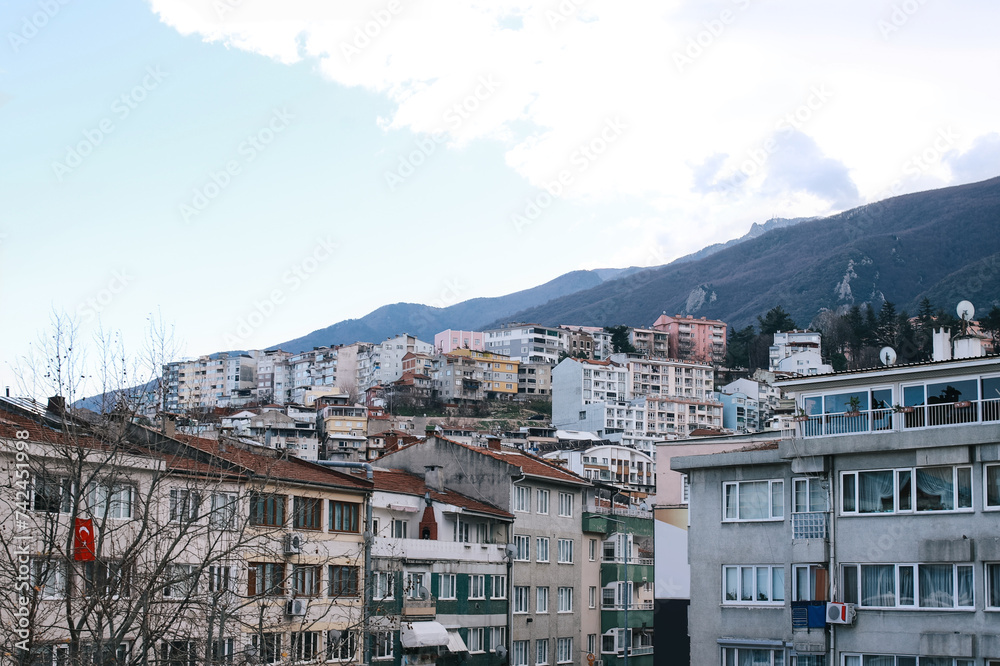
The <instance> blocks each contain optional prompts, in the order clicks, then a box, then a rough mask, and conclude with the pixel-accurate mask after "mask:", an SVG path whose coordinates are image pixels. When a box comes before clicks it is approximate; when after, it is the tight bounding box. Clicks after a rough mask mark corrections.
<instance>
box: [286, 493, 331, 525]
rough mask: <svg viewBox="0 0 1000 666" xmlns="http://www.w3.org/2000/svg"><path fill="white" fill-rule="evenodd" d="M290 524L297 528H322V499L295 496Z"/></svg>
mask: <svg viewBox="0 0 1000 666" xmlns="http://www.w3.org/2000/svg"><path fill="white" fill-rule="evenodd" d="M292 501H293V506H294V513H293V515H292V525H293V527H295V529H297V530H321V529H323V522H322V518H321V516H322V514H323V500H321V499H318V498H315V497H295V498H294V499H293V500H292Z"/></svg>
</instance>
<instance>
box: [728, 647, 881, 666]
mask: <svg viewBox="0 0 1000 666" xmlns="http://www.w3.org/2000/svg"><path fill="white" fill-rule="evenodd" d="M722 663H723V664H724V665H725V666H743V665H744V664H753V666H784V664H785V653H784V652H783V651H782V650H762V649H760V648H738V647H727V648H722ZM845 666H846V665H845ZM872 666H875V665H874V664H872Z"/></svg>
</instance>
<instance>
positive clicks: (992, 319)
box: [979, 305, 1000, 353]
mask: <svg viewBox="0 0 1000 666" xmlns="http://www.w3.org/2000/svg"><path fill="white" fill-rule="evenodd" d="M979 326H980V327H981V328H982V329H983V332H984V333H986V334H988V335H989V336H990V337H991V338H992V339H993V352H994V353H996V352H1000V307H997V306H995V305H994V306H993V307H992V308H991V309H990V312H989V314H987V315H986V316H985V317H982V318H980V320H979Z"/></svg>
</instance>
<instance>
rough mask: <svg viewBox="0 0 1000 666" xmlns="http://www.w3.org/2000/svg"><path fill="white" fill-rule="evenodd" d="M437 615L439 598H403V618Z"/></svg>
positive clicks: (432, 616)
mask: <svg viewBox="0 0 1000 666" xmlns="http://www.w3.org/2000/svg"><path fill="white" fill-rule="evenodd" d="M436 615H437V599H436V598H434V597H428V598H427V599H409V598H407V599H403V619H404V620H415V619H417V618H434V617H435V616H436Z"/></svg>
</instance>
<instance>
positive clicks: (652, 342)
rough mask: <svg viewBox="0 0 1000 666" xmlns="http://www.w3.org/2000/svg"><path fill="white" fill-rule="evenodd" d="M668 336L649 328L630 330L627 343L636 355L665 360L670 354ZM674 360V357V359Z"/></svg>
mask: <svg viewBox="0 0 1000 666" xmlns="http://www.w3.org/2000/svg"><path fill="white" fill-rule="evenodd" d="M668 337H669V334H668V333H666V332H664V331H657V330H654V329H649V328H630V329H629V330H628V341H629V344H631V345H632V347H634V348H635V351H636V353H638V354H641V355H642V356H646V357H648V358H667V356H668V355H669V353H670V349H669V343H668V342H667V338H668ZM675 358H676V357H675Z"/></svg>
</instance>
